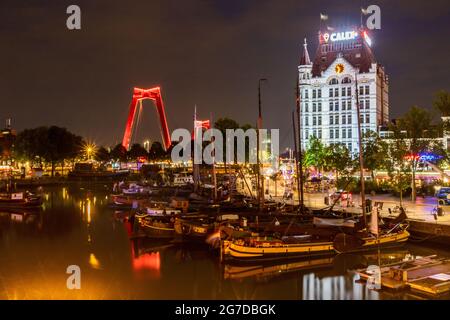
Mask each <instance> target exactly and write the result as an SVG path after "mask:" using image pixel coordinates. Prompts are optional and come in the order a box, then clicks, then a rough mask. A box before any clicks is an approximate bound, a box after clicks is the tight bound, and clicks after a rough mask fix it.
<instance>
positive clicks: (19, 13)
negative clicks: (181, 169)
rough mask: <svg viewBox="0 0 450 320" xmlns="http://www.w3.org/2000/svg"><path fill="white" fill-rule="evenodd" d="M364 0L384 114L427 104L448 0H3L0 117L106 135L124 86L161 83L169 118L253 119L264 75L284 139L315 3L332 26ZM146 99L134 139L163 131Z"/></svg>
mask: <svg viewBox="0 0 450 320" xmlns="http://www.w3.org/2000/svg"><path fill="white" fill-rule="evenodd" d="M70 4H77V5H79V6H80V7H81V11H82V29H81V30H78V31H70V30H68V29H67V28H66V19H67V17H68V15H67V14H66V8H67V6H68V5H70ZM370 4H378V5H379V6H380V7H381V11H382V22H381V23H382V25H381V27H382V29H381V30H379V31H375V32H374V33H372V39H373V41H374V44H373V50H374V53H375V57H376V58H377V60H378V61H379V62H380V63H381V64H383V65H384V66H385V69H386V71H387V73H388V75H389V76H390V102H391V103H390V107H391V118H395V117H398V116H399V115H401V114H402V113H403V112H405V111H406V110H407V109H408V108H409V107H410V106H412V105H419V106H423V107H427V108H430V109H431V101H432V96H433V93H434V92H436V91H437V90H440V89H445V90H449V89H450V80H449V78H450V77H449V71H450V58H449V56H450V55H449V54H450V41H449V39H450V19H449V17H450V10H449V9H450V4H449V2H448V0H442V1H440V0H429V1H411V0H409V1H393V0H389V1H361V0H358V1H351V0H348V1H342V0H334V1H319V0H314V1H300V0H292V1H291V0H254V1H251V0H215V1H212V0H211V1H206V0H202V1H200V0H198V1H194V0H161V1H159V0H158V1H156V0H120V1H113V0H101V1H94V0H89V1H82V0H70V1H65V0H58V1H56V0H52V1H50V0H48V1H44V0H34V1H32V0H1V1H0V39H1V43H2V44H1V47H0V66H1V68H0V119H1V121H2V122H3V119H5V118H9V117H10V118H12V119H13V127H14V128H16V129H17V130H21V129H24V128H28V127H36V126H40V125H52V124H54V125H59V126H64V127H67V128H68V129H69V130H71V131H73V132H75V133H77V134H80V135H82V136H84V137H86V138H87V139H89V140H91V141H95V142H96V143H97V144H105V145H113V144H116V143H119V142H121V139H122V135H123V130H124V126H125V119H126V116H127V113H128V106H129V103H130V100H131V92H132V88H133V87H134V86H138V87H152V86H155V85H161V87H162V90H163V97H164V102H165V106H166V111H167V116H168V122H169V128H170V130H173V129H175V128H180V127H184V128H191V127H192V118H193V110H194V105H197V110H198V115H199V117H200V118H209V117H210V115H211V113H212V116H213V117H214V118H218V117H223V116H227V117H230V118H234V119H236V120H237V121H238V122H239V123H241V124H244V123H252V124H254V123H255V122H256V116H257V102H258V100H257V85H258V79H259V78H261V77H264V78H268V79H269V82H268V83H267V85H265V86H264V87H263V116H264V122H265V126H266V127H269V128H281V133H280V142H281V145H282V146H283V147H284V146H287V145H288V144H290V143H291V141H292V129H291V111H292V110H293V108H294V107H295V97H294V94H295V79H296V69H297V65H298V63H299V59H300V54H301V50H302V43H303V38H304V37H307V38H308V42H309V53H310V55H311V58H313V56H314V53H315V51H316V48H317V42H318V41H317V32H318V30H319V22H320V21H319V14H320V13H321V12H322V13H326V14H328V15H329V18H330V19H329V21H328V24H329V25H330V26H334V27H339V26H341V25H345V24H347V25H348V24H352V25H359V22H360V14H359V12H360V7H361V6H364V7H367V6H368V5H370ZM145 107H146V108H145V111H144V113H143V115H142V119H141V126H140V127H139V129H138V132H137V138H136V139H137V140H138V141H139V142H142V140H143V139H144V138H145V137H149V138H151V139H158V140H160V135H159V125H158V122H157V120H156V117H155V116H156V111H155V108H154V107H153V105H152V104H151V103H150V102H148V101H147V102H145ZM0 124H2V123H0Z"/></svg>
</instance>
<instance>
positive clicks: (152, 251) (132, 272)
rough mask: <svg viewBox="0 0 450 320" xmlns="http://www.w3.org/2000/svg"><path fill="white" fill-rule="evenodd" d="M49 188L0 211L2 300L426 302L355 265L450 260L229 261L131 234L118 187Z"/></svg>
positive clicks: (399, 255) (418, 251)
mask: <svg viewBox="0 0 450 320" xmlns="http://www.w3.org/2000/svg"><path fill="white" fill-rule="evenodd" d="M43 192H44V195H45V196H44V197H45V202H44V206H43V208H42V209H41V210H37V211H23V210H22V211H20V210H19V211H8V210H0V299H193V300H195V299H237V300H241V299H273V300H277V299H293V300H314V299H315V300H319V299H326V300H329V299H333V300H360V299H370V300H378V299H426V298H427V297H425V296H422V295H420V294H416V293H413V292H394V291H387V290H381V291H374V290H370V289H368V288H367V287H366V285H365V284H364V283H360V282H359V281H357V280H358V278H359V277H358V276H357V275H356V274H355V273H354V272H352V270H355V269H358V268H364V267H367V266H369V265H376V264H380V263H381V264H383V263H389V262H395V261H399V260H401V259H404V258H405V257H408V256H409V257H411V256H428V255H432V254H438V255H440V256H444V257H450V251H446V250H445V249H443V248H437V247H430V246H429V245H425V244H423V243H419V244H407V245H405V246H403V247H400V248H397V249H390V250H382V251H379V252H376V251H374V252H368V253H363V254H351V255H350V254H349V255H339V256H335V257H324V258H317V259H313V260H300V261H287V262H286V261H284V262H277V263H273V264H264V265H262V264H253V265H230V264H221V263H220V262H219V258H218V255H217V253H216V252H214V251H212V250H210V249H209V248H208V246H206V245H195V246H192V245H187V244H186V245H179V244H172V243H169V242H161V241H151V240H149V239H136V240H130V238H129V236H130V233H131V228H132V226H131V225H130V224H129V222H127V220H126V216H127V212H120V211H116V210H114V209H110V208H108V205H107V204H108V200H109V199H108V197H109V193H110V186H103V185H97V186H89V185H85V186H83V185H74V186H70V187H54V188H47V189H44V191H43ZM74 265H75V266H78V267H79V268H80V271H81V273H80V275H81V277H80V284H81V288H80V289H74V290H69V289H68V287H67V279H68V278H69V277H70V276H71V274H69V273H67V268H68V267H69V266H74ZM441 298H443V299H449V298H450V297H448V296H444V297H441Z"/></svg>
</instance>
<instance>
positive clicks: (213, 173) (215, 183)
mask: <svg viewBox="0 0 450 320" xmlns="http://www.w3.org/2000/svg"><path fill="white" fill-rule="evenodd" d="M210 121H211V122H210V123H211V125H210V128H211V129H212V128H214V126H213V116H212V113H211V115H210ZM215 139H216V137H213V138H212V144H213V150H214V151H213V164H212V176H213V184H214V194H213V198H214V203H216V202H217V177H216V149H215V144H214V140H215Z"/></svg>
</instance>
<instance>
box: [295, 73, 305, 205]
mask: <svg viewBox="0 0 450 320" xmlns="http://www.w3.org/2000/svg"><path fill="white" fill-rule="evenodd" d="M295 91H296V102H297V106H296V107H297V123H298V159H297V175H298V185H299V187H298V188H299V190H298V192H299V204H300V212H301V213H303V206H304V202H303V201H304V198H303V196H304V195H303V152H302V129H301V128H302V125H301V120H300V119H301V116H300V115H301V106H300V75H299V74H298V75H297V86H296V90H295ZM296 153H297V151H296Z"/></svg>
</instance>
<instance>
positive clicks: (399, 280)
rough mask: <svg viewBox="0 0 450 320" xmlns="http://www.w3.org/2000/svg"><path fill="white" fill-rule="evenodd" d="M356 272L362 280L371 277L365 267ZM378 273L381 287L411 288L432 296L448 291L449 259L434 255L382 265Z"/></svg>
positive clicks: (449, 290) (449, 289)
mask: <svg viewBox="0 0 450 320" xmlns="http://www.w3.org/2000/svg"><path fill="white" fill-rule="evenodd" d="M356 273H357V274H358V275H359V277H360V280H362V281H368V280H370V279H373V273H372V272H371V271H368V270H367V269H359V270H357V271H356ZM380 273H381V287H382V288H385V289H392V290H411V291H414V292H417V293H421V294H425V295H429V296H434V297H436V296H440V295H443V294H446V293H449V292H450V259H444V258H439V257H437V256H436V255H432V256H427V257H421V258H417V259H414V260H408V261H404V262H400V263H395V264H392V265H387V266H382V267H381V268H380Z"/></svg>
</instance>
